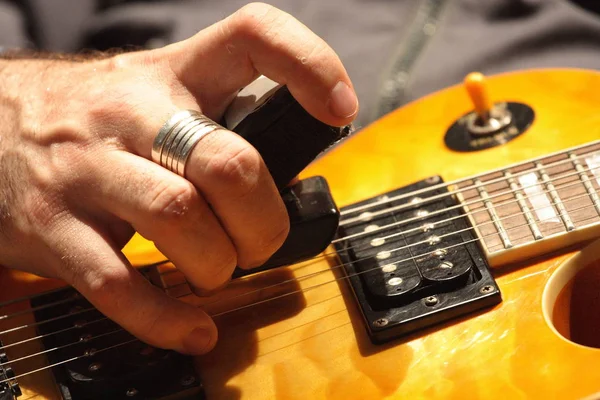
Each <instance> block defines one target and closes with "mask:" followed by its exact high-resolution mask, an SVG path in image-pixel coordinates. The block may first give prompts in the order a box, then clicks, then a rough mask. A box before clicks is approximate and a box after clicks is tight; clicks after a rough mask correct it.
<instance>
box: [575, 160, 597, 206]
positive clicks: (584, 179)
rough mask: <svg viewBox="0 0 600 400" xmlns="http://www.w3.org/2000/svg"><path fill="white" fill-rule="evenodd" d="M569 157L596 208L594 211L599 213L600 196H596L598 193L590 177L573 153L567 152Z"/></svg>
mask: <svg viewBox="0 0 600 400" xmlns="http://www.w3.org/2000/svg"><path fill="white" fill-rule="evenodd" d="M569 158H570V159H571V161H572V162H573V165H574V166H575V169H576V170H577V172H578V173H579V179H580V180H581V182H582V183H583V186H584V187H585V190H586V191H587V193H588V194H589V196H590V199H591V200H592V203H593V204H594V207H595V208H596V213H597V214H598V215H600V198H598V194H597V193H596V190H594V186H593V185H592V182H590V178H589V177H588V176H587V173H586V172H585V168H584V167H583V165H581V163H580V162H579V160H578V159H577V157H576V156H575V155H574V154H573V153H571V152H569Z"/></svg>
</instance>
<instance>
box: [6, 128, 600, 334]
mask: <svg viewBox="0 0 600 400" xmlns="http://www.w3.org/2000/svg"><path fill="white" fill-rule="evenodd" d="M595 144H600V140H599V141H596V142H591V143H588V144H586V145H582V146H579V147H574V148H571V149H568V150H564V151H562V152H557V153H554V154H550V155H546V156H542V157H539V158H537V159H532V160H529V161H526V162H524V163H518V164H514V165H513V166H508V167H505V168H502V169H498V170H494V171H490V172H486V173H484V174H481V175H477V176H473V177H471V178H465V179H461V180H456V181H453V182H443V183H441V184H439V185H435V186H432V187H428V188H423V189H419V190H417V191H413V192H410V193H406V194H403V195H399V196H395V197H392V198H388V199H386V200H385V201H380V202H376V203H370V204H368V205H369V206H373V207H375V206H378V205H381V204H385V203H387V202H391V201H395V200H398V199H401V198H405V197H411V196H414V195H415V194H420V193H422V192H426V191H431V190H435V189H438V188H442V187H445V188H449V186H452V185H455V184H458V183H461V182H466V181H468V180H473V179H475V178H477V177H481V176H484V175H490V174H493V173H495V172H501V171H507V170H508V169H510V168H513V167H514V166H522V165H525V164H530V163H534V162H536V161H539V160H541V159H544V158H550V157H553V156H555V155H564V154H567V153H570V152H572V151H576V150H580V149H583V148H586V147H593V146H594V145H595ZM590 152H592V150H590V151H589V152H588V153H584V154H580V155H577V156H575V157H573V159H571V158H568V159H565V160H560V161H557V162H554V163H549V164H546V165H544V166H542V167H539V168H537V167H536V168H533V169H528V170H526V171H522V172H520V173H516V174H513V175H512V177H513V178H514V177H517V176H520V175H526V174H528V173H531V171H539V170H540V169H542V168H552V167H555V166H557V165H560V164H564V163H567V162H573V160H574V159H579V158H581V157H584V156H586V155H588V154H589V153H590ZM599 168H600V167H595V168H584V169H583V170H582V171H577V172H572V173H568V174H565V175H561V176H556V177H552V179H550V182H553V181H555V180H558V179H563V178H566V177H569V176H575V175H580V174H581V173H583V172H589V171H593V170H596V169H599ZM588 178H589V177H588ZM508 179H509V178H506V177H503V178H495V179H492V180H489V181H484V182H482V184H481V185H471V186H468V187H464V188H461V189H460V190H455V191H449V192H447V193H442V194H440V195H435V196H432V197H429V198H425V199H420V201H419V203H418V204H411V203H407V204H403V205H400V206H396V207H395V208H392V209H385V210H382V211H381V212H379V214H375V213H373V214H372V215H371V216H370V217H371V219H372V217H374V216H378V215H380V214H381V213H382V212H388V213H391V212H393V211H398V210H400V209H402V208H403V207H406V208H411V207H418V206H420V205H422V204H426V203H428V202H430V201H433V200H437V199H441V198H445V197H449V196H453V195H454V194H457V193H461V192H464V191H468V190H475V189H477V187H481V186H486V185H489V184H491V183H498V182H502V181H504V182H508ZM540 185H541V184H540V183H533V184H531V185H525V186H521V188H520V189H515V190H510V191H504V192H501V193H497V194H495V195H493V196H490V199H492V198H495V197H500V196H504V195H507V194H514V193H515V192H516V191H519V190H522V189H526V188H529V187H535V186H540ZM548 191H549V190H546V191H544V193H547V192H548ZM475 197H476V196H475ZM525 197H526V198H527V197H529V196H525ZM479 202H481V203H483V199H478V200H473V201H471V202H470V203H468V204H467V203H464V204H462V205H457V206H453V207H452V208H447V209H446V210H447V211H450V210H451V209H456V208H460V207H462V206H466V205H470V204H475V203H479ZM361 207H362V206H361ZM480 208H483V207H480ZM354 210H356V208H355V209H351V210H345V211H344V212H341V213H340V214H341V215H344V213H345V212H348V211H349V212H354ZM443 211H444V210H436V213H437V214H439V213H441V212H443ZM356 218H358V220H360V219H362V218H359V217H356ZM356 218H355V219H356ZM346 221H347V220H345V221H342V222H341V223H340V225H341V226H343V224H344V223H347V222H346ZM408 222H411V221H408ZM402 223H405V221H399V222H397V223H395V225H388V226H384V227H380V228H378V229H377V230H382V229H387V228H389V227H391V226H396V225H398V224H402ZM374 231H375V230H374ZM374 231H373V232H374ZM368 233H371V232H359V233H356V234H354V235H355V236H347V237H344V238H337V239H335V240H334V241H332V243H333V244H335V243H336V242H340V241H342V240H346V239H349V238H353V237H359V236H361V235H364V234H368ZM317 257H320V256H317ZM317 257H315V258H317ZM168 261H169V260H162V261H159V262H156V263H153V264H149V265H145V266H144V267H151V266H156V265H161V264H164V263H166V262H168ZM174 272H176V270H169V271H166V272H163V273H162V274H165V275H166V274H170V273H174ZM162 274H161V275H162ZM58 290H60V288H59V289H55V290H53V291H49V292H45V294H47V293H51V292H54V291H58ZM37 296H39V294H38V295H32V296H24V297H20V298H17V299H11V300H8V301H5V302H2V303H0V307H4V306H6V305H9V304H14V303H17V302H22V301H27V300H31V299H32V298H35V297H37ZM1 319H2V317H0V320H1ZM0 333H2V332H0Z"/></svg>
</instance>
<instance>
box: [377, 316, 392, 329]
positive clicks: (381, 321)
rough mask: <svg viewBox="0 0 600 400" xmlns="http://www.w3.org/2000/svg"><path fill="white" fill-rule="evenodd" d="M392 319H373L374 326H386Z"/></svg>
mask: <svg viewBox="0 0 600 400" xmlns="http://www.w3.org/2000/svg"><path fill="white" fill-rule="evenodd" d="M389 322H390V321H389V320H388V319H387V318H379V319H376V320H375V321H373V326H375V327H377V328H381V327H382V326H386V325H387V324H388V323H389Z"/></svg>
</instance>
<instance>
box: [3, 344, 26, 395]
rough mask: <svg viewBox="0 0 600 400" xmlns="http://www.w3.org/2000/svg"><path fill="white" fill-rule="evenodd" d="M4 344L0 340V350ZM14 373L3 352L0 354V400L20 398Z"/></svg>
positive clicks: (19, 389)
mask: <svg viewBox="0 0 600 400" xmlns="http://www.w3.org/2000/svg"><path fill="white" fill-rule="evenodd" d="M3 347H4V344H3V343H2V341H1V340H0V348H3ZM14 377H15V372H14V371H13V369H12V368H11V367H10V360H9V359H8V356H7V355H6V353H5V352H4V351H2V352H0V381H2V383H0V400H13V399H16V398H17V397H20V396H21V394H22V393H21V388H20V387H19V384H18V383H17V381H16V380H15V379H12V378H14Z"/></svg>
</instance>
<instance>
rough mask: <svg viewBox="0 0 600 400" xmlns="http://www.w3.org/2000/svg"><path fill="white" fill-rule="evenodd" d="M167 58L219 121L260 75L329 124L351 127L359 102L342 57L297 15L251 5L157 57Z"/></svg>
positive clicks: (203, 109)
mask: <svg viewBox="0 0 600 400" xmlns="http://www.w3.org/2000/svg"><path fill="white" fill-rule="evenodd" d="M154 54H155V55H156V56H157V59H166V60H168V62H169V65H170V68H171V69H172V70H173V71H174V72H175V75H176V76H177V78H178V80H179V81H180V82H181V83H182V84H183V85H184V86H185V87H186V88H187V89H188V90H189V91H190V92H192V94H193V95H194V96H195V97H196V99H197V100H198V102H199V104H200V107H201V108H202V111H203V112H204V113H205V114H206V115H208V116H209V117H212V118H216V117H219V116H220V113H221V112H222V111H223V106H224V105H225V104H226V102H227V101H228V100H231V95H232V94H235V93H237V91H238V90H239V89H240V88H242V87H244V86H246V85H247V84H249V83H250V82H251V81H253V80H254V79H255V78H256V77H257V76H258V75H261V74H262V75H265V76H267V77H268V78H270V79H272V80H274V81H276V82H278V83H281V84H286V85H287V86H288V88H289V90H290V92H291V93H292V95H293V96H294V97H295V98H296V100H297V101H298V102H299V103H300V104H301V105H302V106H303V107H304V109H306V111H308V112H309V113H310V114H311V115H313V116H314V117H315V118H317V119H319V120H320V121H322V122H325V123H326V124H329V125H334V126H343V125H347V124H349V123H350V122H351V121H352V120H353V119H354V117H355V116H356V113H357V112H358V100H357V98H356V94H355V92H354V89H353V87H352V83H351V82H350V78H349V76H348V74H347V72H346V70H345V69H344V66H343V65H342V63H341V61H340V59H339V57H338V56H337V55H336V53H335V52H334V51H333V49H332V48H331V47H329V46H328V45H327V44H326V43H325V42H324V41H323V40H322V39H321V38H319V37H318V36H317V35H315V34H314V33H313V32H311V31H310V30H309V29H308V28H307V27H306V26H304V25H303V24H302V23H300V22H299V21H298V20H296V19H295V18H293V17H292V16H291V15H289V14H287V13H285V12H283V11H281V10H278V9H277V8H275V7H272V6H269V5H267V4H259V3H254V4H249V5H247V6H245V7H243V8H242V9H240V10H239V11H238V12H236V13H235V14H233V15H231V16H230V17H228V18H226V19H224V20H223V21H220V22H218V23H216V24H214V25H212V26H210V27H209V28H207V29H205V30H203V31H201V32H199V33H198V34H197V35H195V36H194V37H192V38H190V39H188V40H185V41H183V42H179V43H176V44H174V45H171V46H168V47H166V48H164V49H160V50H157V51H156V53H154Z"/></svg>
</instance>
